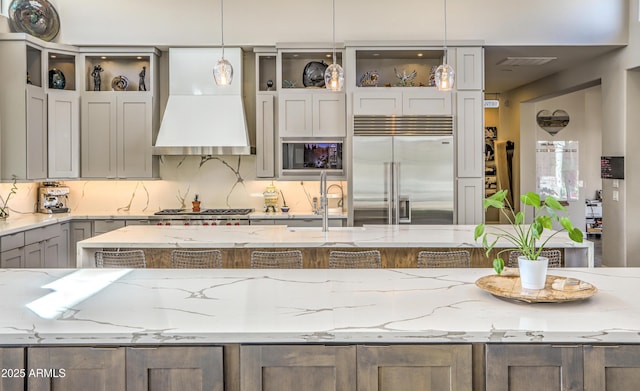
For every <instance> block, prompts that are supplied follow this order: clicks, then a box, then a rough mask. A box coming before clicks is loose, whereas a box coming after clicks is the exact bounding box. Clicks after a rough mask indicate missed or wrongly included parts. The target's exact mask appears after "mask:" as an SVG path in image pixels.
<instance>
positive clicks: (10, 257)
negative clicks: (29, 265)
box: [0, 247, 24, 269]
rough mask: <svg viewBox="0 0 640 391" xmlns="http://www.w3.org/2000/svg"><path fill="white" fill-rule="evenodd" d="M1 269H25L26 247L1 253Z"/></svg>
mask: <svg viewBox="0 0 640 391" xmlns="http://www.w3.org/2000/svg"><path fill="white" fill-rule="evenodd" d="M0 267H1V268H6V269H18V268H21V267H24V247H19V248H14V249H11V250H7V251H3V252H1V253H0Z"/></svg>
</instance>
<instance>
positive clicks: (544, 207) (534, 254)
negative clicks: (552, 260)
mask: <svg viewBox="0 0 640 391" xmlns="http://www.w3.org/2000/svg"><path fill="white" fill-rule="evenodd" d="M520 201H521V202H522V203H523V204H524V207H523V208H522V210H521V211H520V212H518V213H515V212H514V210H513V207H512V206H511V204H510V203H509V200H508V199H507V190H500V191H498V192H496V193H495V194H493V195H492V196H490V197H487V198H485V200H484V209H485V211H486V210H487V209H488V208H490V207H493V208H497V209H499V210H500V212H501V213H502V214H503V215H504V216H505V217H506V219H507V220H508V221H509V223H510V225H511V228H512V230H509V229H507V228H504V227H501V226H499V225H498V226H495V227H494V228H492V230H491V231H485V225H484V224H478V225H477V226H476V228H475V232H474V239H475V240H476V241H477V240H478V238H480V237H482V247H483V248H484V249H485V250H486V255H487V257H488V256H489V252H490V251H491V250H492V249H493V248H494V247H495V246H496V244H497V243H498V241H499V240H503V241H504V240H506V241H507V242H509V243H511V244H512V245H513V247H512V248H506V249H503V250H501V251H499V252H498V254H497V257H496V258H495V259H494V260H493V268H494V270H495V271H496V272H497V273H498V274H500V273H502V270H503V269H504V261H503V260H502V258H500V254H502V253H504V252H507V251H512V250H519V251H520V252H522V254H523V255H522V256H520V257H519V258H518V267H519V268H520V280H521V281H522V287H523V288H525V289H543V288H544V284H545V281H546V274H547V273H546V272H547V263H548V259H547V258H545V257H541V256H540V253H541V252H542V250H543V249H544V248H545V246H546V245H547V243H548V242H549V240H550V239H551V238H553V237H554V236H556V235H557V234H559V233H560V232H562V231H567V233H568V234H569V238H570V239H571V240H573V241H574V242H577V243H582V231H580V229H578V228H576V227H574V226H573V223H572V222H571V220H569V218H568V217H566V216H559V215H558V212H566V209H565V208H564V206H562V205H561V204H560V202H558V200H556V199H555V198H554V197H551V196H547V197H546V198H545V200H544V202H542V201H541V199H540V195H539V194H537V193H534V192H529V193H527V194H524V195H522V196H520ZM527 206H531V207H533V222H532V223H531V224H526V223H525V218H526V216H525V209H526V207H527ZM554 221H556V222H558V223H559V224H560V225H561V226H562V229H561V230H559V231H554V232H553V233H552V234H551V235H549V236H548V237H546V238H544V239H543V238H542V233H543V231H544V230H545V229H549V230H551V229H552V228H553V222H554ZM530 272H531V273H534V275H530V274H529V273H530ZM535 273H537V275H535Z"/></svg>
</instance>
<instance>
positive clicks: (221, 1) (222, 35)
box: [220, 0, 224, 60]
mask: <svg viewBox="0 0 640 391" xmlns="http://www.w3.org/2000/svg"><path fill="white" fill-rule="evenodd" d="M220 42H221V43H222V59H223V60H224V0H220Z"/></svg>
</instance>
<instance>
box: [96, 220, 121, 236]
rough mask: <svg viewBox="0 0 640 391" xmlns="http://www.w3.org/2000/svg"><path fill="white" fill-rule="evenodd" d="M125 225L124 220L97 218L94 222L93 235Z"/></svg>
mask: <svg viewBox="0 0 640 391" xmlns="http://www.w3.org/2000/svg"><path fill="white" fill-rule="evenodd" d="M124 226H125V221H124V220H95V221H94V222H93V235H94V236H95V235H100V234H103V233H105V232H109V231H113V230H114V229H118V228H122V227H124Z"/></svg>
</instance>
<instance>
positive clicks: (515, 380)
mask: <svg viewBox="0 0 640 391" xmlns="http://www.w3.org/2000/svg"><path fill="white" fill-rule="evenodd" d="M486 364H487V366H486V382H487V383H486V384H487V390H491V391H507V390H509V391H540V390H548V391H552V390H558V391H569V390H576V391H578V390H584V387H583V366H582V365H583V363H582V346H577V345H576V346H553V345H534V344H526V345H510V344H489V345H487V363H486Z"/></svg>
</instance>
